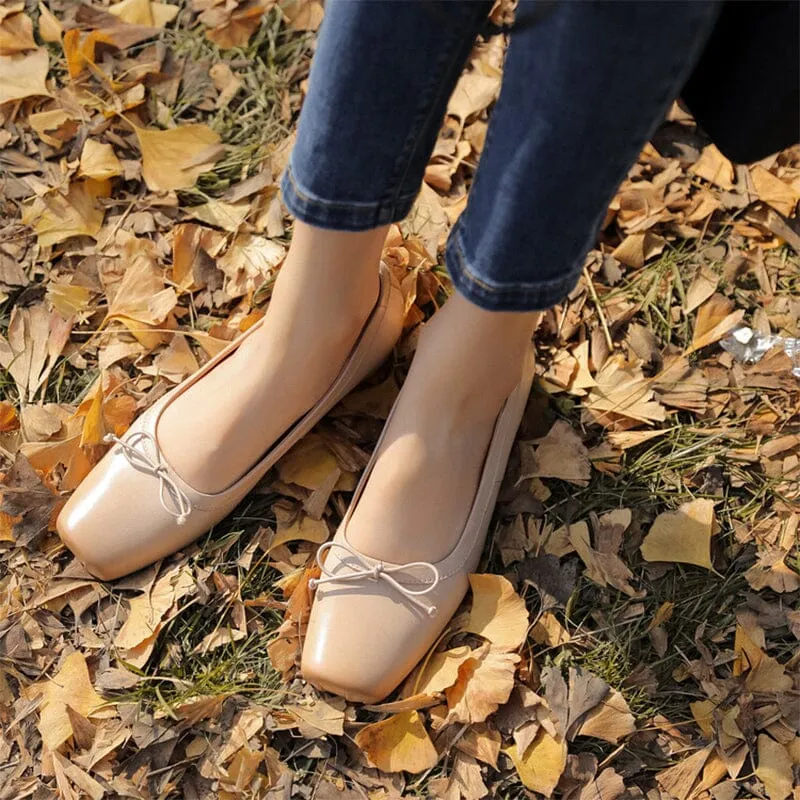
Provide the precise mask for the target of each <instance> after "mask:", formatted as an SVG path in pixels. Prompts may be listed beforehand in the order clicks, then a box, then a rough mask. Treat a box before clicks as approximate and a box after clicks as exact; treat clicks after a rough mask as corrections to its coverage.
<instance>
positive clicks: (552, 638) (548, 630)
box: [531, 611, 572, 647]
mask: <svg viewBox="0 0 800 800" xmlns="http://www.w3.org/2000/svg"><path fill="white" fill-rule="evenodd" d="M531 639H533V641H534V642H536V643H537V644H544V645H547V646H548V647H560V646H561V645H562V644H567V643H569V642H570V641H571V639H572V637H571V636H570V635H569V631H568V630H567V629H566V628H565V627H564V626H563V625H562V624H561V623H560V622H559V621H558V617H556V615H555V614H553V613H552V612H550V611H545V612H544V614H542V615H541V616H540V617H539V619H538V620H536V624H535V625H534V626H533V628H532V629H531Z"/></svg>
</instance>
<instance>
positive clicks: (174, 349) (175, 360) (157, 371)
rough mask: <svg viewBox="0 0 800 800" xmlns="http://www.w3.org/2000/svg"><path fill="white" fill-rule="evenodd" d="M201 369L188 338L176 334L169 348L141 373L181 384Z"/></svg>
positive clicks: (143, 368) (142, 369)
mask: <svg viewBox="0 0 800 800" xmlns="http://www.w3.org/2000/svg"><path fill="white" fill-rule="evenodd" d="M199 367H200V365H199V364H198V363H197V359H196V358H195V355H194V353H193V352H192V349H191V348H190V347H189V343H188V342H187V341H186V337H185V336H183V335H182V334H180V333H176V334H174V335H173V336H172V339H171V340H170V343H169V344H168V345H167V347H166V348H165V349H164V350H162V351H161V352H160V353H159V354H158V355H157V356H156V357H155V358H154V359H153V363H152V365H150V366H149V367H141V372H143V373H144V374H145V375H160V376H163V377H164V378H166V379H167V380H170V381H172V382H173V383H180V382H181V381H182V380H183V379H184V378H186V377H187V376H189V375H191V374H192V373H194V372H196V371H197V370H198V369H199Z"/></svg>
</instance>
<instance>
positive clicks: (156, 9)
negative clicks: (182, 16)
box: [108, 0, 180, 28]
mask: <svg viewBox="0 0 800 800" xmlns="http://www.w3.org/2000/svg"><path fill="white" fill-rule="evenodd" d="M108 10H109V12H110V13H112V14H113V15H114V16H116V17H119V18H120V19H121V20H122V21H123V22H127V23H128V24H129V25H147V26H149V27H155V28H163V27H164V25H166V24H167V23H168V22H171V21H172V20H173V19H175V17H176V16H177V15H178V11H179V10H180V9H179V8H178V6H176V5H172V4H170V3H154V2H151V0H122V2H121V3H114V4H113V5H111V6H109V8H108Z"/></svg>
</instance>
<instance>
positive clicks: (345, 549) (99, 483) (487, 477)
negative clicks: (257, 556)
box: [56, 265, 533, 703]
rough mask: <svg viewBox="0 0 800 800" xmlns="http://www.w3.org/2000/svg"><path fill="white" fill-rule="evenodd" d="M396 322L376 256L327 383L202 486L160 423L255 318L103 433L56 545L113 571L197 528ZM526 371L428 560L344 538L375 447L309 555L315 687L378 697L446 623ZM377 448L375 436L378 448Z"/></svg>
mask: <svg viewBox="0 0 800 800" xmlns="http://www.w3.org/2000/svg"><path fill="white" fill-rule="evenodd" d="M402 324H403V300H402V296H401V293H400V290H399V286H398V285H397V282H396V281H395V280H394V279H393V278H392V276H391V273H390V272H389V270H388V269H387V268H386V267H385V265H381V269H380V289H379V293H378V298H377V300H376V302H375V306H374V308H373V309H372V312H371V314H370V316H369V317H368V319H367V321H366V323H365V324H364V327H363V329H362V331H361V334H360V336H359V338H358V340H357V341H356V343H355V345H354V346H353V349H352V350H351V352H350V354H349V356H348V358H347V359H346V361H345V363H344V365H343V367H342V369H341V370H340V372H339V374H338V376H337V377H336V378H335V379H334V381H333V383H332V384H331V386H330V388H329V389H328V391H327V392H326V393H325V394H324V396H323V397H322V398H321V399H320V400H319V401H318V402H317V403H316V405H315V406H314V407H313V408H311V409H310V410H309V411H308V412H307V413H306V414H304V415H303V416H302V417H301V418H300V419H299V420H297V422H295V424H294V425H293V426H292V427H291V428H290V429H289V430H287V431H286V433H285V434H284V435H283V436H282V437H281V438H280V439H279V440H278V441H277V442H276V443H275V444H274V445H273V446H272V447H271V448H270V449H269V451H268V452H267V453H265V454H264V456H263V457H262V458H261V460H260V461H259V462H258V463H256V464H255V465H254V466H253V467H252V468H251V469H250V470H248V472H246V473H245V474H244V475H243V476H242V477H241V478H240V479H239V480H238V481H236V482H235V483H234V484H232V485H231V486H229V487H228V488H226V489H225V490H223V491H221V492H216V493H207V492H200V491H198V490H196V489H194V488H193V487H192V486H191V485H190V484H189V483H187V482H186V481H184V480H183V479H182V478H181V476H180V475H179V474H178V473H177V472H176V471H175V469H173V467H172V466H171V465H170V463H169V462H168V461H167V459H166V458H165V457H164V454H163V453H162V451H161V448H160V446H159V441H158V425H159V420H160V418H161V415H162V414H163V412H164V410H165V409H166V408H167V407H168V405H169V404H170V403H172V402H174V400H175V399H177V398H178V397H180V396H181V395H182V394H183V393H184V392H185V391H186V390H187V389H188V388H189V387H190V386H193V385H194V384H195V383H197V382H198V381H200V380H202V379H203V377H204V376H205V375H207V374H208V373H209V372H210V371H211V370H213V369H214V368H215V367H216V366H217V365H218V364H220V363H221V362H222V361H223V360H225V359H226V358H228V357H230V355H231V354H232V353H234V352H235V351H236V350H237V349H238V347H239V346H240V345H241V343H242V342H243V341H244V340H245V339H246V338H247V337H248V336H251V335H252V334H253V333H254V332H255V331H256V330H258V329H259V327H260V326H261V323H260V322H259V323H257V324H256V325H254V326H252V327H251V328H250V329H248V331H246V332H245V333H244V334H243V335H242V336H240V337H239V338H238V339H237V340H236V341H235V342H232V343H231V344H230V345H229V346H228V347H227V348H225V349H224V350H223V351H222V352H221V353H219V354H218V355H217V356H216V357H214V358H213V359H211V360H210V361H209V362H208V363H207V364H206V365H205V366H204V367H203V368H202V369H200V370H199V371H198V372H196V373H195V374H194V375H192V376H191V377H190V378H188V379H187V380H186V381H184V382H183V383H182V384H180V385H179V386H177V387H176V388H175V389H173V390H172V391H170V392H169V393H168V394H166V395H164V396H163V397H162V398H161V399H160V400H158V401H157V402H156V403H155V404H154V405H153V406H151V407H150V408H149V409H148V410H147V411H146V412H145V413H144V414H142V415H141V416H140V417H139V418H138V419H137V420H136V421H135V422H134V424H133V425H132V426H131V427H130V428H129V429H128V431H127V432H126V433H125V434H124V435H123V436H122V437H119V438H117V437H114V436H111V437H109V441H110V443H112V447H111V448H110V450H109V451H108V453H106V455H105V456H104V457H103V458H102V459H101V460H100V462H99V463H98V464H97V465H96V466H95V467H94V469H93V470H92V471H91V472H90V473H89V475H88V476H87V477H86V478H85V479H84V481H83V482H82V483H81V484H80V485H79V486H78V488H77V489H76V490H75V492H74V493H73V494H72V496H71V497H70V498H69V500H68V501H67V503H66V505H65V506H64V508H63V509H62V511H61V513H60V514H59V517H58V520H57V523H56V527H57V530H58V533H59V535H60V536H61V539H62V540H63V542H64V544H65V545H66V546H67V547H68V548H69V549H70V550H71V551H72V552H73V553H74V554H75V555H76V556H77V557H78V559H79V560H81V561H82V562H83V564H84V565H85V566H86V568H87V570H88V571H89V572H90V573H92V574H93V575H95V576H96V577H98V578H100V579H102V580H114V579H116V578H119V577H121V576H123V575H127V574H129V573H131V572H135V571H136V570H139V569H142V568H143V567H146V566H148V565H150V564H152V563H154V562H156V561H158V560H159V559H161V558H164V557H166V556H168V555H170V554H172V553H174V552H176V551H177V550H180V549H181V548H183V547H185V546H186V545H188V544H189V543H191V542H192V541H194V540H195V539H197V538H198V537H199V536H202V535H203V534H204V533H206V532H207V531H208V530H209V529H210V528H211V527H212V526H213V525H215V524H216V523H217V522H219V521H220V520H221V519H223V518H224V517H225V516H227V515H228V514H229V513H230V512H231V511H232V510H233V509H234V508H235V507H236V506H237V505H238V503H239V502H240V501H241V500H242V499H243V498H244V497H245V496H246V495H247V493H248V492H249V491H250V490H251V489H252V488H253V487H254V486H255V485H256V483H258V481H259V480H260V479H261V478H262V477H263V476H264V475H265V474H266V473H267V472H268V471H269V469H270V468H271V467H272V466H273V465H274V464H275V463H276V462H277V461H278V460H279V459H280V458H281V457H282V456H283V455H284V454H285V453H287V452H288V451H289V450H290V449H291V448H292V447H293V446H294V445H295V444H296V443H297V442H298V441H299V440H300V439H302V438H303V436H305V435H306V434H307V433H308V432H309V431H310V430H311V429H312V428H313V427H314V425H316V423H317V422H319V420H320V419H322V418H323V417H324V416H325V415H326V414H327V413H328V411H330V410H331V409H332V408H333V407H334V406H335V405H336V404H337V403H338V402H339V401H340V400H341V399H343V398H344V397H345V396H346V395H347V394H348V393H349V392H350V391H352V389H354V388H355V387H356V386H357V385H358V384H359V383H360V382H361V381H362V380H363V379H364V378H366V377H367V376H368V375H369V374H370V373H371V372H373V371H374V370H375V369H376V368H377V367H378V366H379V365H380V364H381V363H382V362H383V361H384V360H385V358H386V357H387V356H388V355H389V353H390V352H391V350H392V348H393V347H394V345H395V343H396V341H397V339H398V338H399V336H400V333H401V330H402ZM532 379H533V353H532V351H531V353H530V355H529V358H528V359H527V362H526V365H525V370H524V374H523V377H522V379H521V381H520V383H519V384H518V386H517V387H516V388H515V390H514V391H513V392H512V394H511V395H510V396H509V397H508V399H507V401H506V403H505V405H504V407H503V409H502V411H501V412H500V415H499V416H498V419H497V422H496V424H495V429H494V432H493V435H492V439H491V442H490V445H489V449H488V451H487V455H486V459H485V462H484V465H483V471H482V475H481V478H480V481H479V485H478V489H477V492H476V494H475V496H474V498H473V499H472V506H471V510H470V512H469V516H468V518H467V522H466V524H465V525H464V528H463V530H462V532H461V535H460V537H459V538H458V540H457V543H456V545H455V547H454V548H453V549H452V551H451V552H450V553H449V554H448V555H447V556H445V557H444V558H443V559H441V560H440V561H438V562H436V563H430V562H411V563H408V564H394V563H389V562H383V561H379V560H377V559H374V558H370V557H369V556H367V555H365V554H363V553H360V552H359V551H358V550H357V548H355V547H353V545H352V544H350V542H349V541H348V538H347V526H348V523H349V521H350V519H351V517H352V515H353V511H354V509H355V508H356V506H357V504H358V501H359V499H360V497H361V495H362V494H363V491H364V488H365V486H366V483H367V481H368V480H369V476H370V474H371V472H372V469H373V467H374V464H375V456H374V455H373V457H372V459H371V460H370V462H369V464H368V465H367V467H366V469H365V471H364V474H363V475H362V477H361V480H360V481H359V484H358V486H357V488H356V491H355V495H354V497H353V500H352V503H351V504H350V508H349V510H348V511H347V513H346V515H345V517H344V519H343V520H342V523H341V525H340V526H339V528H338V530H337V532H336V534H335V536H334V537H333V539H332V540H331V541H330V542H328V543H326V544H324V545H322V546H321V547H320V548H319V551H318V553H317V560H318V561H319V563H320V569H321V575H320V577H319V578H317V579H315V580H314V581H312V582H311V584H310V585H311V587H312V588H313V589H314V590H315V594H316V596H315V598H314V603H313V605H312V609H311V615H310V619H309V623H308V629H307V633H306V638H305V642H304V647H303V654H302V662H301V671H302V674H303V676H304V677H305V678H306V679H307V680H308V681H310V682H311V683H312V684H314V685H315V686H317V687H318V688H320V689H323V690H326V691H331V692H334V693H336V694H339V695H342V696H344V697H346V698H347V699H348V700H353V701H363V702H372V703H374V702H378V701H379V700H382V699H383V698H385V697H386V696H387V695H388V694H390V693H391V692H392V691H393V690H394V689H395V688H396V687H397V686H398V685H399V684H400V682H401V681H402V680H403V679H404V678H405V677H406V676H407V675H408V673H409V672H410V671H411V670H412V669H413V667H414V666H415V665H416V663H417V662H418V661H419V660H420V658H421V657H422V656H423V655H424V654H425V652H426V651H427V650H428V649H429V648H430V647H431V646H432V645H433V643H434V642H435V641H436V639H437V637H438V636H439V634H440V633H441V632H442V630H444V628H445V626H446V624H447V622H448V621H449V619H450V617H451V616H452V615H453V613H454V612H455V610H456V609H457V608H458V606H459V604H460V603H461V600H462V599H463V597H464V595H465V593H466V591H467V588H468V585H469V580H468V575H469V573H470V572H473V571H474V570H475V568H476V567H477V564H478V560H479V558H480V554H481V551H482V549H483V545H484V541H485V538H486V533H487V531H488V527H489V521H490V517H491V514H492V510H493V508H494V504H495V501H496V499H497V494H498V491H499V488H500V483H501V481H502V478H503V473H504V471H505V467H506V463H507V461H508V457H509V453H510V451H511V447H512V445H513V442H514V437H515V435H516V431H517V428H518V426H519V423H520V420H521V418H522V414H523V411H524V408H525V404H526V401H527V396H528V392H529V391H530V386H531V382H532ZM390 418H391V417H390ZM387 422H388V421H387ZM387 427H388V424H387ZM379 446H380V441H379V443H378V446H376V448H375V452H376V453H377V451H378V447H379ZM354 620H358V624H357V625H354V624H353V621H354Z"/></svg>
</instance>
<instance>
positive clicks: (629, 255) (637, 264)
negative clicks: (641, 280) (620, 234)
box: [611, 231, 667, 269]
mask: <svg viewBox="0 0 800 800" xmlns="http://www.w3.org/2000/svg"><path fill="white" fill-rule="evenodd" d="M666 244H667V240H666V239H664V237H663V236H658V235H657V234H655V233H652V232H651V231H647V232H646V233H632V234H631V235H630V236H626V237H625V239H624V240H623V241H622V242H621V243H620V245H619V246H618V247H617V248H616V249H615V250H614V251H613V252H612V253H611V255H612V257H613V258H615V259H616V260H617V261H619V262H620V264H625V265H626V266H629V267H634V268H635V269H639V268H641V267H643V266H644V265H645V263H646V262H647V261H649V260H650V259H651V258H653V257H654V256H657V255H659V254H660V253H663V252H664V247H666Z"/></svg>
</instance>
